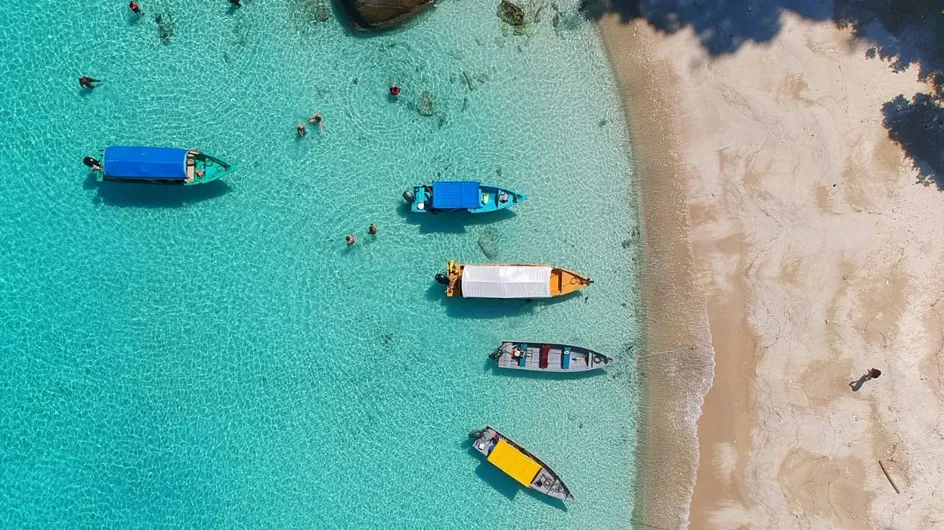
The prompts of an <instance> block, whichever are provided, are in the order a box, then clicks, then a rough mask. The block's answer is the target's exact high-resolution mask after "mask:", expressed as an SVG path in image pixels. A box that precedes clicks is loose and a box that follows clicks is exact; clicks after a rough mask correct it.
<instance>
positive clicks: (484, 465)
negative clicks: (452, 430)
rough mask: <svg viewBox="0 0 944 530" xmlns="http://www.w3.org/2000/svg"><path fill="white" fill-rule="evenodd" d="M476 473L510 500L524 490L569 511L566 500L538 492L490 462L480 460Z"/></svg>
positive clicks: (527, 493)
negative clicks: (519, 482)
mask: <svg viewBox="0 0 944 530" xmlns="http://www.w3.org/2000/svg"><path fill="white" fill-rule="evenodd" d="M463 445H464V446H465V447H467V448H471V444H463ZM469 450H470V451H474V450H473V449H469ZM475 454H476V456H478V453H475ZM475 475H476V476H477V477H479V478H480V479H482V481H484V482H485V483H486V484H488V485H489V486H491V487H492V488H494V489H495V491H497V492H498V493H500V494H501V495H502V496H503V497H505V498H506V499H508V500H509V501H514V500H515V496H516V495H518V493H519V492H524V494H526V495H530V496H531V497H533V498H535V499H536V500H539V501H541V502H543V503H544V504H547V505H548V506H553V507H554V508H557V509H558V510H563V511H565V512H566V511H567V504H566V503H565V502H564V501H562V500H560V499H555V498H553V497H548V496H547V495H545V494H543V493H538V492H536V491H533V490H530V489H528V488H525V487H524V486H522V485H521V484H518V483H517V482H515V479H513V478H511V477H509V476H508V475H506V474H505V473H503V472H502V471H501V470H500V469H498V468H496V467H495V466H493V465H491V464H489V463H488V462H480V463H479V465H478V466H476V468H475Z"/></svg>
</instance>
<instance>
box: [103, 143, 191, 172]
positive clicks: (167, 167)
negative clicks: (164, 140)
mask: <svg viewBox="0 0 944 530" xmlns="http://www.w3.org/2000/svg"><path fill="white" fill-rule="evenodd" d="M187 153H188V150H187V149H177V148H172V147H120V146H115V147H108V148H106V149H105V159H104V160H103V162H102V166H103V169H104V172H105V176H106V177H112V178H123V179H166V180H185V179H186V178H187Z"/></svg>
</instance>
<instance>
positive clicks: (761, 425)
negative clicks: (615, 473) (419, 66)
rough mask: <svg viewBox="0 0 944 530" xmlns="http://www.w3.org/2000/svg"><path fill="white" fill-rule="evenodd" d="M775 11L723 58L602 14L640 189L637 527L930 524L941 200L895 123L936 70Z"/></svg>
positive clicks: (941, 392)
mask: <svg viewBox="0 0 944 530" xmlns="http://www.w3.org/2000/svg"><path fill="white" fill-rule="evenodd" d="M778 16H779V17H780V19H779V21H780V24H781V27H780V28H779V30H778V32H777V33H776V35H774V36H773V37H772V38H771V40H770V42H764V43H753V42H749V41H748V42H744V43H741V44H739V45H738V46H737V47H736V49H735V50H733V51H730V52H726V53H724V54H720V55H717V56H712V55H710V54H709V53H708V52H707V51H706V50H705V48H704V46H703V45H702V43H701V42H700V41H699V38H698V36H697V35H695V34H694V33H693V31H692V29H691V27H682V28H680V29H679V30H678V31H677V32H675V33H672V34H666V33H662V32H659V31H657V30H656V29H654V28H653V27H652V26H650V25H649V24H648V22H647V21H646V20H645V19H636V20H633V21H631V22H629V23H623V22H622V21H620V20H619V16H618V15H612V14H610V15H607V16H605V17H604V18H603V19H601V20H600V21H599V22H598V23H597V28H598V29H599V31H600V34H601V36H602V38H603V41H604V44H605V46H606V50H607V54H608V56H609V58H610V63H611V65H612V68H613V71H614V74H615V76H616V78H617V79H618V82H619V85H620V91H621V96H622V100H623V106H624V112H625V114H626V119H627V124H628V127H629V130H630V138H631V141H632V146H631V149H632V150H633V154H634V161H635V165H636V170H637V181H636V183H635V184H636V186H637V189H638V190H639V192H640V193H639V203H640V204H639V212H640V227H641V232H642V241H643V248H642V250H641V252H642V254H643V268H642V281H641V283H642V289H643V301H644V314H645V317H644V319H643V321H644V325H645V333H644V336H645V338H646V349H645V352H646V353H645V354H644V355H642V356H641V357H640V359H639V369H640V370H641V371H642V372H643V374H644V376H643V378H642V379H643V382H644V389H643V401H642V405H641V409H640V421H641V422H642V424H643V432H642V433H641V434H640V444H639V449H638V452H637V461H638V462H639V464H638V467H637V469H639V472H638V474H637V476H638V479H637V482H638V484H637V503H636V511H635V513H634V517H633V522H634V524H637V525H638V526H640V527H648V526H654V527H659V528H687V527H689V525H690V526H691V527H692V528H697V529H699V530H702V529H705V530H712V529H728V528H741V527H752V528H808V527H817V528H839V527H843V528H848V527H862V528H889V527H895V528H899V527H901V528H932V527H934V526H935V524H940V522H941V521H944V502H942V501H941V498H940V497H941V494H940V493H938V488H937V485H938V484H939V483H940V482H941V480H944V465H942V464H940V462H944V447H942V446H940V444H936V445H932V446H929V445H928V443H927V440H928V439H929V437H930V438H931V439H937V437H939V436H940V432H939V431H938V428H939V425H940V422H941V421H944V375H942V374H944V309H942V308H941V307H938V306H939V304H938V303H937V302H938V301H939V300H940V299H941V298H944V281H942V280H940V279H938V278H939V273H938V272H937V271H936V267H935V265H936V264H939V263H941V262H942V261H944V208H941V190H939V189H937V187H935V186H933V185H932V186H926V185H925V186H923V185H921V184H919V183H917V178H916V175H917V174H916V170H915V169H914V168H913V166H912V163H911V161H910V160H909V159H908V158H907V157H906V155H905V153H904V152H903V151H902V149H901V147H900V146H899V145H897V144H895V143H894V142H892V141H891V140H889V132H888V130H887V129H886V128H885V126H884V125H883V109H884V107H883V105H884V104H885V103H886V102H888V101H890V100H892V99H893V98H895V97H896V96H898V95H899V94H904V95H905V96H906V97H910V95H911V94H913V93H915V92H919V91H924V90H925V89H926V86H925V85H923V84H922V83H920V82H918V81H917V71H916V70H917V69H916V68H912V69H910V70H906V71H903V72H902V71H898V72H896V71H893V70H892V69H891V68H889V66H888V64H887V63H886V62H883V61H881V60H878V59H873V58H870V57H869V53H868V50H869V49H870V47H871V46H872V45H873V44H872V42H871V41H869V40H867V39H857V38H856V37H855V36H854V35H853V33H852V30H851V29H850V28H839V27H837V26H836V25H835V24H834V23H833V22H832V21H831V20H828V19H827V20H810V19H804V18H802V17H800V16H798V15H796V14H794V13H791V12H788V11H785V12H783V13H781V14H779V15H778ZM942 188H944V186H942ZM686 349H687V350H686ZM715 363H716V364H715ZM870 367H877V368H880V369H881V370H882V371H883V373H884V375H882V377H881V379H879V380H874V381H870V382H868V383H866V384H865V385H864V387H863V388H861V389H859V388H850V386H852V385H851V383H850V381H853V382H854V381H855V380H856V378H857V377H859V376H860V375H861V374H862V373H863V372H864V371H865V370H867V369H868V368H870ZM706 375H707V381H706V380H705V379H706V377H705V376H706ZM702 398H703V399H702ZM912 410H921V411H922V413H921V414H917V415H916V414H912V413H910V411H912ZM696 421H697V427H696V424H695V422H696ZM696 429H697V430H696ZM893 480H894V482H895V483H896V484H897V485H896V486H894V487H893V486H891V485H890V483H891V482H892V481H893ZM899 488H900V490H901V491H900V493H898V491H897V490H898V489H899Z"/></svg>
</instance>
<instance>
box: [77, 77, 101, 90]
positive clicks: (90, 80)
mask: <svg viewBox="0 0 944 530" xmlns="http://www.w3.org/2000/svg"><path fill="white" fill-rule="evenodd" d="M101 82H102V80H101V79H95V78H94V77H89V76H87V75H83V76H82V77H80V78H79V86H80V87H82V88H87V89H89V90H92V89H93V88H96V87H97V86H98V85H96V84H95V83H101Z"/></svg>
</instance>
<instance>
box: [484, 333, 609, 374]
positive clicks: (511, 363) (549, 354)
mask: <svg viewBox="0 0 944 530" xmlns="http://www.w3.org/2000/svg"><path fill="white" fill-rule="evenodd" d="M489 357H491V358H492V359H495V360H496V361H498V367H499V368H508V369H511V370H530V371H535V372H556V373H572V372H589V371H591V370H599V369H601V368H605V367H607V366H609V365H610V364H612V363H613V362H615V360H614V359H613V358H611V357H607V356H606V355H603V354H602V353H597V352H595V351H593V350H589V349H587V348H581V347H580V346H568V345H566V344H553V343H540V342H521V341H512V340H505V341H502V343H501V346H499V347H498V349H497V350H495V351H494V352H493V353H492V354H491V355H489Z"/></svg>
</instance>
